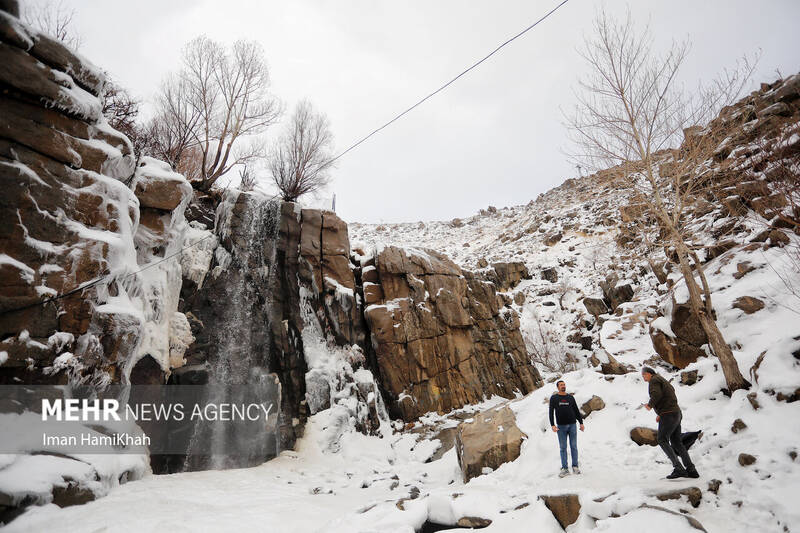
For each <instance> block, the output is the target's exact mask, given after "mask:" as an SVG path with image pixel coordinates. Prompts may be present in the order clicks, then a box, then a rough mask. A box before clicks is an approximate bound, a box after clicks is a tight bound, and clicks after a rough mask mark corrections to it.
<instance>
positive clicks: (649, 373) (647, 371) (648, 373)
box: [642, 366, 656, 381]
mask: <svg viewBox="0 0 800 533" xmlns="http://www.w3.org/2000/svg"><path fill="white" fill-rule="evenodd" d="M655 374H656V371H655V370H653V369H652V368H650V367H649V366H646V367H643V368H642V379H644V380H645V381H650V378H652V377H653V376H655Z"/></svg>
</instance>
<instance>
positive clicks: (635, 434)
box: [631, 427, 658, 446]
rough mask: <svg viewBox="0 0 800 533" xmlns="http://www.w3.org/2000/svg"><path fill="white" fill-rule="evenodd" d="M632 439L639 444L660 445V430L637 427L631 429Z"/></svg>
mask: <svg viewBox="0 0 800 533" xmlns="http://www.w3.org/2000/svg"><path fill="white" fill-rule="evenodd" d="M631 440H632V441H633V442H635V443H636V444H638V445H639V446H643V445H645V444H647V445H648V446H658V432H657V431H656V430H655V429H650V428H645V427H636V428H633V429H632V430H631Z"/></svg>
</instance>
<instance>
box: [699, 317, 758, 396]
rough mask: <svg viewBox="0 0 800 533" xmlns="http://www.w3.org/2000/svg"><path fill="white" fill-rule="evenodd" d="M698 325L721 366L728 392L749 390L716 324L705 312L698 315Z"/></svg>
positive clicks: (747, 382) (747, 383)
mask: <svg viewBox="0 0 800 533" xmlns="http://www.w3.org/2000/svg"><path fill="white" fill-rule="evenodd" d="M700 324H702V326H703V329H704V330H705V332H706V335H707V336H708V342H709V344H711V347H712V348H713V350H714V353H715V354H716V356H717V358H718V359H719V364H720V365H721V366H722V373H723V374H724V375H725V383H726V384H727V385H728V390H729V391H730V392H731V393H733V392H734V391H737V390H739V389H745V390H746V389H749V388H750V382H749V381H747V380H746V379H745V378H744V376H742V373H741V372H740V371H739V365H738V364H737V363H736V358H735V357H734V356H733V351H732V350H731V347H730V346H728V343H727V342H725V338H724V337H723V336H722V332H721V331H720V330H719V327H718V326H717V323H716V322H714V320H713V319H712V318H711V317H710V316H708V315H707V314H706V312H705V310H703V312H702V313H700Z"/></svg>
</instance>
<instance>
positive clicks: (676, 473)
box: [667, 466, 689, 479]
mask: <svg viewBox="0 0 800 533" xmlns="http://www.w3.org/2000/svg"><path fill="white" fill-rule="evenodd" d="M680 477H689V475H688V474H687V473H686V469H685V468H683V467H682V466H676V467H675V470H673V471H672V473H671V474H670V475H668V476H667V479H678V478H680Z"/></svg>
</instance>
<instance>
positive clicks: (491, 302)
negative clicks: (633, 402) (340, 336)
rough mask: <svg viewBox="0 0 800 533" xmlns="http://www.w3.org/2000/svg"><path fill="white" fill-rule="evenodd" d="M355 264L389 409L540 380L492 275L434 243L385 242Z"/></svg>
mask: <svg viewBox="0 0 800 533" xmlns="http://www.w3.org/2000/svg"><path fill="white" fill-rule="evenodd" d="M361 267H362V280H363V290H364V300H365V302H366V304H367V307H366V309H365V311H364V316H365V318H366V321H367V324H368V328H369V331H370V333H371V339H372V347H374V352H375V364H376V366H377V368H378V370H379V372H380V376H381V380H382V385H383V388H384V390H385V392H386V394H387V399H388V400H389V406H390V412H391V413H392V414H393V415H396V416H400V417H402V418H403V419H404V420H412V419H414V418H416V417H418V416H420V415H421V414H423V413H426V412H429V411H449V410H451V409H454V408H458V407H462V406H463V405H465V404H467V403H472V402H475V401H479V400H480V399H481V398H483V396H484V395H491V394H499V395H501V396H504V397H507V398H508V397H511V396H512V395H513V393H514V391H521V392H522V393H527V392H530V391H532V390H534V389H536V388H537V387H539V386H541V377H540V376H539V373H538V371H537V370H536V368H535V367H534V366H532V365H531V363H530V359H529V357H528V355H527V352H526V349H525V344H524V341H523V340H522V335H521V333H520V331H519V318H518V316H517V314H516V313H515V312H514V311H513V310H511V308H510V307H505V306H503V305H502V304H501V301H500V299H499V298H498V296H497V292H496V288H495V285H494V284H493V283H491V282H489V281H487V280H485V279H483V278H482V277H481V276H479V275H478V274H475V273H472V272H469V271H462V270H461V269H460V268H459V267H458V266H457V265H456V264H455V263H453V262H452V261H450V260H449V259H448V258H447V257H445V256H443V255H442V254H439V253H437V252H435V251H432V250H421V249H401V248H396V247H391V246H389V247H385V248H383V249H381V250H378V251H377V252H376V254H375V255H374V257H371V258H367V259H365V260H363V261H362V262H361Z"/></svg>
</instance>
